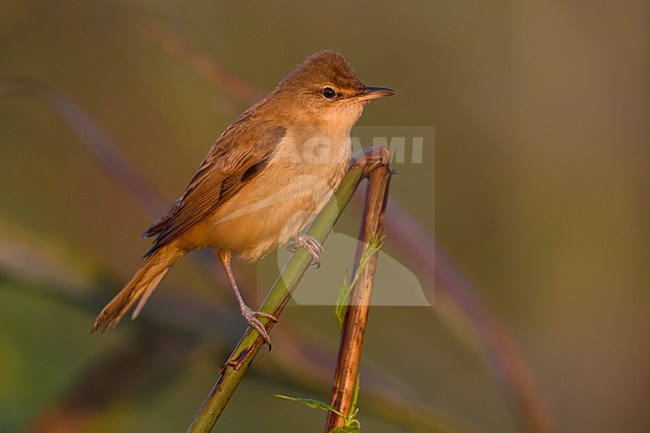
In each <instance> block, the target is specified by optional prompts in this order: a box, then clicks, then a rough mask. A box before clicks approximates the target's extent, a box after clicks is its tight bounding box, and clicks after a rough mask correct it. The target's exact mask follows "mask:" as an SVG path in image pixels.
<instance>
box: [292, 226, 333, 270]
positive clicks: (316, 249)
mask: <svg viewBox="0 0 650 433" xmlns="http://www.w3.org/2000/svg"><path fill="white" fill-rule="evenodd" d="M301 247H302V248H304V249H305V250H307V252H308V253H309V255H310V256H311V265H312V266H313V267H315V268H316V269H318V268H320V255H321V253H323V252H324V251H325V249H324V248H323V246H322V245H321V243H320V242H318V240H316V238H314V237H313V236H309V235H308V234H305V233H300V234H299V235H298V236H296V237H295V238H294V239H292V240H291V241H289V243H288V244H287V249H288V250H289V251H291V252H292V253H294V252H296V250H297V249H298V248H301Z"/></svg>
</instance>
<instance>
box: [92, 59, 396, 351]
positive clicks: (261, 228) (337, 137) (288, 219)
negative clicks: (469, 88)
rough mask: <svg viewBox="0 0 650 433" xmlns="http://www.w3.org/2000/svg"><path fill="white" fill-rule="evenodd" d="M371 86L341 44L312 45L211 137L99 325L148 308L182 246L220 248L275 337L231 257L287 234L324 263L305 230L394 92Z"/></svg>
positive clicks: (256, 323)
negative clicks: (363, 126) (358, 138)
mask: <svg viewBox="0 0 650 433" xmlns="http://www.w3.org/2000/svg"><path fill="white" fill-rule="evenodd" d="M393 94H394V92H393V91H392V90H390V89H386V88H381V87H367V86H365V85H363V83H361V81H359V79H358V78H357V76H356V74H355V73H354V71H353V70H352V67H351V66H350V64H349V63H348V62H347V60H345V58H343V56H342V55H341V54H339V53H336V52H334V51H321V52H318V53H316V54H313V55H311V56H309V57H307V59H306V60H305V61H304V62H303V63H302V64H300V65H298V66H297V67H296V68H295V69H294V70H293V71H292V72H291V73H290V74H289V75H288V76H287V77H286V78H285V79H284V80H283V81H282V82H280V84H278V86H277V87H276V88H275V89H274V90H273V91H272V92H271V93H270V94H269V95H268V96H267V97H265V98H264V99H262V100H261V101H259V102H257V103H255V104H254V105H253V106H251V107H250V108H249V109H248V110H246V111H244V113H242V114H241V115H240V116H239V117H238V118H237V120H235V122H234V123H233V124H232V125H230V126H229V127H228V128H227V129H226V130H225V131H224V132H223V134H221V136H220V137H219V138H218V139H217V141H216V142H215V143H214V144H213V145H212V148H211V149H210V151H209V152H208V155H207V156H206V157H205V159H204V160H203V162H202V163H201V166H200V167H199V170H198V172H197V173H196V175H195V176H194V178H193V179H192V181H191V182H190V184H189V186H188V187H187V191H185V193H184V194H183V196H182V197H181V198H180V199H179V200H178V201H177V202H176V203H175V204H174V205H173V206H172V208H171V210H170V211H169V213H167V215H165V216H164V217H162V218H161V219H160V220H159V221H158V222H156V223H155V224H154V225H153V226H151V228H149V230H147V232H146V233H145V236H147V237H154V236H155V241H154V242H153V246H152V247H151V249H150V250H149V252H147V254H146V255H145V256H144V262H143V263H142V266H140V269H138V271H137V272H136V273H135V275H134V276H133V278H132V279H131V281H129V283H128V284H127V285H126V286H125V287H124V288H123V289H122V290H121V291H120V292H119V293H118V294H117V295H116V296H115V297H114V298H113V300H111V301H110V302H109V303H108V305H106V306H105V307H104V309H103V310H102V311H101V312H100V313H99V315H98V316H97V319H95V322H94V324H93V331H95V330H98V329H99V330H102V331H104V330H105V329H108V328H111V327H113V326H115V325H116V324H117V323H118V322H119V321H120V319H122V317H123V316H124V315H125V314H126V313H127V312H128V311H129V310H130V309H131V308H132V307H133V306H134V305H136V303H137V306H136V307H135V310H134V311H133V314H132V318H135V317H137V316H138V314H139V313H140V310H142V307H143V306H144V304H145V303H146V302H147V300H148V299H149V297H150V296H151V294H152V292H153V291H154V289H155V288H156V286H158V284H159V283H160V281H161V280H162V279H163V277H164V276H165V274H166V273H167V271H168V270H169V268H170V267H171V266H172V265H173V264H174V263H176V261H178V259H180V258H181V257H183V255H185V253H187V252H188V251H190V250H193V249H197V248H212V249H214V250H215V251H216V252H217V254H218V255H219V258H220V259H221V262H222V263H223V266H224V268H225V270H226V274H227V275H228V280H229V281H230V285H231V286H232V289H233V291H234V292H235V296H236V297H237V301H238V302H239V307H240V309H241V312H242V315H243V316H244V318H245V319H246V321H247V322H248V323H249V324H250V326H252V327H253V328H254V329H256V330H257V332H259V333H260V335H261V336H262V337H263V338H264V340H265V342H266V343H268V344H270V339H269V336H268V334H267V332H266V329H265V328H264V325H263V324H262V322H260V320H259V319H258V317H265V318H267V319H270V320H276V319H275V318H274V317H273V316H271V315H269V314H266V313H262V312H259V311H254V310H252V309H251V308H250V307H248V305H246V303H245V302H244V300H243V299H242V296H241V294H240V293H239V289H238V287H237V282H236V281H235V277H234V275H233V272H232V269H231V266H230V260H231V258H232V257H233V256H235V257H238V258H240V259H242V260H245V261H255V260H258V259H260V258H261V257H263V256H265V255H266V254H268V253H269V252H271V251H273V250H274V249H275V248H277V247H278V246H279V245H284V244H287V243H288V247H289V249H291V250H293V251H295V249H296V248H298V247H303V248H306V249H307V251H308V252H309V253H310V255H311V256H312V263H313V264H315V265H317V264H318V263H319V254H320V253H321V252H322V251H323V248H322V246H321V245H320V244H319V243H318V241H316V240H315V239H314V238H312V237H310V236H308V235H306V234H304V233H303V232H302V230H303V229H304V228H305V227H306V226H307V225H308V224H309V223H310V222H311V221H312V220H313V219H314V218H315V216H316V215H317V214H318V213H319V212H320V210H321V209H322V208H323V206H324V205H325V204H326V203H327V201H328V200H329V198H330V197H331V195H332V193H333V192H334V190H335V189H336V188H337V187H338V185H339V182H340V181H341V179H342V178H343V175H344V174H345V171H346V169H347V168H348V164H349V162H350V153H351V144H350V130H351V129H352V127H353V126H354V124H355V123H356V122H357V120H358V119H359V116H361V113H362V111H363V108H364V106H365V105H366V103H367V102H368V101H370V100H372V99H378V98H383V97H385V96H390V95H393Z"/></svg>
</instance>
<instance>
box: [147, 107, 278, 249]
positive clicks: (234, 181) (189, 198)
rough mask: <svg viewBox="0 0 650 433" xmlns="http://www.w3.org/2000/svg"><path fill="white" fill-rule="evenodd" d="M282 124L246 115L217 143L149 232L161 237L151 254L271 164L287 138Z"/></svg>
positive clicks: (148, 233) (203, 216)
mask: <svg viewBox="0 0 650 433" xmlns="http://www.w3.org/2000/svg"><path fill="white" fill-rule="evenodd" d="M284 134H285V128H284V127H282V126H280V125H278V124H271V123H269V122H265V121H261V120H256V119H251V118H250V117H246V116H242V117H241V118H240V119H238V120H237V121H236V122H235V123H233V124H232V125H231V126H230V127H229V128H228V129H226V130H225V131H224V133H223V134H221V136H220V137H219V138H218V139H217V141H216V142H215V143H214V145H213V146H212V148H211V149H210V152H208V155H207V156H206V157H205V159H204V160H203V162H202V163H201V166H200V167H199V170H198V172H197V173H196V175H195V176H194V178H193V179H192V181H191V182H190V184H189V186H188V187H187V190H186V191H185V194H183V196H182V197H181V198H180V199H179V200H178V201H177V202H176V203H175V204H174V206H173V207H172V209H171V210H170V211H169V213H167V215H165V216H164V217H162V218H161V219H160V220H159V221H158V222H156V223H155V224H154V225H152V226H151V227H150V228H149V230H147V231H146V232H145V234H144V235H145V236H147V237H151V236H154V235H157V238H156V240H155V242H154V244H153V246H152V248H151V250H149V252H147V255H150V254H152V253H153V252H154V251H156V250H157V249H159V248H160V247H162V246H163V245H166V244H168V243H169V242H171V241H173V240H174V239H176V238H177V237H178V236H180V235H181V234H183V233H185V232H186V231H187V230H188V229H190V228H191V227H192V226H194V225H195V224H196V223H198V222H199V221H201V220H202V219H203V218H205V217H206V216H208V215H209V214H211V213H212V212H214V211H215V210H216V209H218V208H219V207H220V206H221V205H222V204H223V203H224V202H225V201H226V200H228V199H229V198H230V197H232V196H233V195H234V194H236V193H237V191H239V190H240V189H241V188H242V187H243V186H244V185H245V184H246V183H247V182H249V181H250V180H251V179H253V178H255V177H256V176H257V175H258V174H259V173H260V172H261V171H263V170H264V168H265V167H266V165H268V162H269V160H270V159H271V157H272V156H273V154H274V152H275V151H276V149H277V146H278V143H280V140H282V137H284Z"/></svg>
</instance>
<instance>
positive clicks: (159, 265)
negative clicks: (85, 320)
mask: <svg viewBox="0 0 650 433" xmlns="http://www.w3.org/2000/svg"><path fill="white" fill-rule="evenodd" d="M182 256H183V252H181V251H179V250H178V249H177V248H175V247H174V246H173V245H168V246H166V247H163V248H161V249H159V250H157V251H155V252H154V253H153V254H151V255H150V256H147V257H146V258H145V261H144V263H143V264H142V266H140V269H138V271H137V272H136V273H135V275H134V276H133V278H131V281H129V282H128V284H127V285H126V286H124V288H123V289H122V290H120V292H119V293H118V294H117V295H115V297H114V298H113V299H112V300H111V302H109V303H108V304H107V305H106V306H105V307H104V309H103V310H102V311H101V312H100V313H99V315H98V316H97V318H96V319H95V322H94V323H93V329H92V332H95V331H97V330H98V329H99V330H101V331H102V332H104V331H105V330H107V329H110V328H113V327H114V326H115V325H117V323H118V322H119V321H120V320H121V319H122V317H124V315H125V314H126V313H128V312H129V310H130V309H131V308H132V307H133V305H135V303H136V302H137V303H138V305H137V307H136V308H135V310H133V314H132V315H131V318H132V319H135V318H136V317H138V314H140V310H142V307H144V304H145V303H146V302H147V300H148V299H149V297H150V296H151V294H152V293H153V291H154V290H155V289H156V287H157V286H158V284H160V282H161V281H162V279H163V277H164V276H165V274H166V273H167V271H168V270H169V268H170V267H171V266H172V265H173V264H174V263H176V261H177V260H178V259H180V258H181V257H182Z"/></svg>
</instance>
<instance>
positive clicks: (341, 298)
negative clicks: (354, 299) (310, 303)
mask: <svg viewBox="0 0 650 433" xmlns="http://www.w3.org/2000/svg"><path fill="white" fill-rule="evenodd" d="M383 243H384V237H383V236H382V237H379V238H373V239H371V240H370V242H369V244H368V248H367V249H366V250H365V251H364V252H363V255H362V256H361V260H359V267H358V268H357V270H356V272H355V273H354V278H352V281H350V283H348V270H347V269H346V270H345V275H344V276H343V284H342V285H341V288H340V289H339V294H338V296H337V299H336V308H335V310H334V313H335V314H336V321H337V322H338V325H339V329H340V330H343V321H344V320H345V313H346V312H347V310H348V304H349V301H350V292H352V288H353V287H354V285H355V284H356V283H357V281H358V280H359V278H360V277H361V273H362V272H363V269H364V268H365V267H366V265H367V264H368V261H369V260H370V258H371V257H372V256H373V255H374V254H375V253H376V252H377V251H379V250H380V249H381V247H382V245H383Z"/></svg>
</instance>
